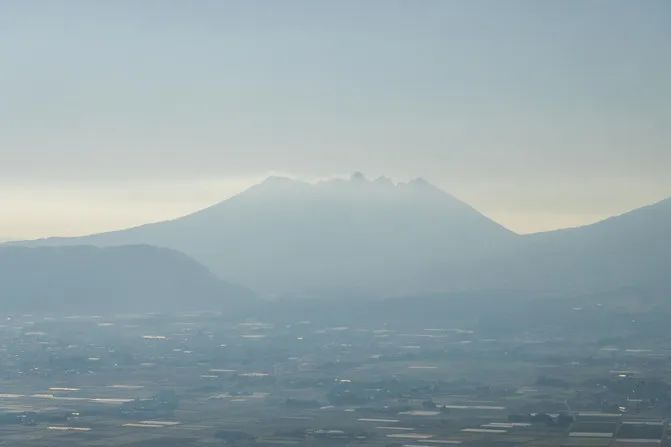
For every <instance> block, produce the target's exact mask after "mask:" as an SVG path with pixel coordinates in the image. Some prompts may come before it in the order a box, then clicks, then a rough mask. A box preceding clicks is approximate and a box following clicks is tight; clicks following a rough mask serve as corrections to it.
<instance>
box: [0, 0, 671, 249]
mask: <svg viewBox="0 0 671 447" xmlns="http://www.w3.org/2000/svg"><path fill="white" fill-rule="evenodd" d="M353 171H363V172H365V173H367V174H368V175H369V176H377V175H380V174H385V175H388V176H391V177H395V178H397V179H401V180H404V179H409V178H413V177H419V176H421V177H425V178H427V179H428V180H430V181H432V182H433V183H435V184H437V185H439V186H441V187H443V188H444V189H446V190H448V191H450V192H452V193H453V194H455V195H457V196H458V197H460V198H462V199H463V200H465V201H467V202H469V203H471V204H472V205H473V206H475V207H476V208H478V209H480V210H481V211H482V212H484V213H485V214H487V215H489V216H491V217H493V218H495V219H496V220H498V221H499V222H501V223H502V224H504V225H506V226H508V227H510V228H512V229H513V230H516V231H520V232H529V231H536V230H542V229H549V228H557V227H562V226H567V225H577V224H581V223H588V222H592V221H595V220H597V219H599V218H601V217H605V216H607V215H610V214H614V213H620V212H623V211H625V210H628V209H631V208H635V207H638V206H640V205H644V204H647V203H650V202H654V201H657V200H660V199H662V198H665V197H668V196H670V195H671V175H670V174H669V173H670V172H671V2H669V1H667V0H660V1H654V0H642V1H635V0H627V1H618V0H606V1H570V0H561V1H559V0H557V1H538V0H530V1H512V0H510V1H508V0H492V1H474V0H463V1H450V0H436V1H429V0H415V1H409V0H399V1H393V0H386V1H375V0H354V1H346V0H332V1H325V0H324V1H322V0H303V1H276V0H268V1H254V0H240V1H225V0H217V1H207V0H200V1H198V0H193V1H170V0H162V1H149V0H128V1H123V0H115V1H102V0H101V1H95V0H85V1H58V0H43V1H31V0H0V239H2V238H12V237H20V238H24V237H38V236H46V235H61V234H62V235H66V234H67V235H72V234H80V233H87V232H93V231H100V230H104V229H111V228H118V227H124V226H128V225H132V224H139V223H143V222H145V221H149V220H161V219H164V218H169V217H174V216H177V215H180V214H184V213H187V212H189V211H191V210H194V209H197V208H200V207H203V206H206V205H208V204H210V203H212V202H216V201H218V200H220V199H224V198H226V197H229V196H230V195H232V194H234V193H236V192H238V191H240V190H241V189H243V188H244V187H246V186H248V185H250V184H252V183H254V182H256V181H258V180H259V179H261V178H263V177H264V176H266V175H268V174H269V173H286V174H288V175H292V176H296V177H300V178H306V179H314V178H320V177H326V176H332V175H343V174H348V173H351V172H353Z"/></svg>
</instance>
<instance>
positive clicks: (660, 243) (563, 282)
mask: <svg viewBox="0 0 671 447" xmlns="http://www.w3.org/2000/svg"><path fill="white" fill-rule="evenodd" d="M523 242H524V244H523V246H522V247H520V248H519V249H518V250H517V253H513V256H514V257H515V258H518V259H521V260H522V261H523V262H522V264H521V265H522V268H528V271H529V272H532V273H533V276H534V278H535V281H534V282H532V278H531V277H530V276H529V275H525V276H524V277H523V278H525V279H521V281H522V282H523V283H525V284H532V283H535V284H536V286H537V287H538V286H541V285H544V286H545V287H553V288H562V289H565V290H576V291H580V292H582V291H598V290H605V289H606V288H612V289H615V288H621V287H631V286H633V287H646V288H652V289H657V290H671V287H670V285H671V277H669V273H671V267H669V266H671V199H666V200H663V201H661V202H658V203H656V204H653V205H649V206H645V207H642V208H639V209H636V210H633V211H630V212H628V213H625V214H622V215H620V216H615V217H611V218H609V219H606V220H604V221H601V222H597V223H595V224H592V225H587V226H583V227H578V228H570V229H565V230H558V231H552V232H547V233H538V234H533V235H529V236H526V237H525V238H524V239H523ZM517 264H518V265H520V262H519V261H518V263H517Z"/></svg>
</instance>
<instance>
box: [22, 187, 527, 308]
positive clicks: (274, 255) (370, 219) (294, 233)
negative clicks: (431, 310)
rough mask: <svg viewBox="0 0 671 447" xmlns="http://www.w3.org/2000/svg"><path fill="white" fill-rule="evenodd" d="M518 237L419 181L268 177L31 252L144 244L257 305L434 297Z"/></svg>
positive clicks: (39, 243) (50, 241)
mask: <svg viewBox="0 0 671 447" xmlns="http://www.w3.org/2000/svg"><path fill="white" fill-rule="evenodd" d="M517 238H518V236H517V235H516V234H514V233H512V232H511V231H509V230H507V229H505V228H503V227H502V226H501V225H499V224H497V223H495V222H493V221H491V220H490V219H488V218H486V217H485V216H483V215H482V214H480V213H479V212H477V211H476V210H474V209H473V208H471V207H470V206H468V205H466V204H465V203H463V202H461V201H459V200H457V199H456V198H454V197H452V196H451V195H449V194H447V193H445V192H443V191H441V190H439V189H438V188H436V187H434V186H432V185H431V184H429V183H428V182H426V181H424V180H415V181H411V182H408V183H398V184H395V183H393V182H391V181H390V180H388V179H385V178H380V179H378V180H375V181H369V180H367V179H366V178H364V177H363V176H362V175H361V174H355V175H353V176H352V178H350V179H349V180H330V181H324V182H320V183H316V184H311V183H306V182H300V181H295V180H290V179H286V178H278V177H271V178H269V179H268V180H266V181H265V182H263V183H261V184H259V185H256V186H253V187H251V188H250V189H248V190H246V191H244V192H243V193H241V194H239V195H237V196H235V197H233V198H231V199H229V200H226V201H223V202H221V203H218V204H216V205H214V206H212V207H209V208H207V209H204V210H202V211H199V212H196V213H194V214H191V215H188V216H185V217H182V218H179V219H176V220H172V221H168V222H160V223H155V224H149V225H143V226H140V227H136V228H131V229H128V230H123V231H115V232H110V233H103V234H97V235H92V236H87V237H83V238H70V239H63V238H57V239H46V240H40V241H36V242H34V244H37V245H44V244H48V245H64V244H93V245H99V246H112V245H121V244H140V243H142V244H150V245H156V246H163V247H170V248H173V249H176V250H179V251H182V252H184V253H186V254H188V255H189V256H192V257H193V258H195V259H197V260H198V261H200V262H202V263H204V264H205V265H207V266H208V267H209V268H211V269H212V270H213V271H214V272H215V273H217V274H219V275H220V276H221V277H222V278H226V279H227V280H230V281H233V282H236V283H239V284H244V285H246V286H248V287H250V288H252V289H253V290H255V291H259V292H261V293H263V294H265V295H281V294H294V295H295V294H306V295H325V294H343V293H347V294H353V293H357V294H358V293H360V294H366V295H369V294H376V295H388V294H405V293H413V292H416V291H417V290H420V289H421V290H423V291H425V290H440V289H442V288H443V287H444V285H445V282H446V281H447V280H449V275H448V273H447V272H450V271H452V270H453V267H454V266H456V265H460V264H463V263H464V262H475V261H476V260H479V259H482V258H483V257H485V256H487V255H488V253H489V252H491V251H492V250H493V249H499V248H502V247H504V246H506V245H508V244H510V243H512V242H514V241H515V240H516V239H517Z"/></svg>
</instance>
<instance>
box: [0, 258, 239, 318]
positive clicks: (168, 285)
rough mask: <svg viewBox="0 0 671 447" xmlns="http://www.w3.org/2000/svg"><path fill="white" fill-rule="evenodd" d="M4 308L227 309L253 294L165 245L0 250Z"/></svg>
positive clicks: (0, 278) (13, 309) (11, 310)
mask: <svg viewBox="0 0 671 447" xmlns="http://www.w3.org/2000/svg"><path fill="white" fill-rule="evenodd" d="M0 284H2V288H1V290H0V307H1V308H2V310H3V311H4V312H15V311H24V312H36V311H49V312H106V311H112V312H140V311H143V312H144V311H156V312H162V311H176V310H187V309H191V310H194V309H202V310H225V309H231V308H233V307H237V306H238V302H241V301H244V300H246V299H250V297H251V294H250V293H249V292H248V291H246V290H244V289H242V288H239V287H236V286H232V285H229V284H226V283H223V282H222V281H220V280H218V279H217V278H216V277H215V276H214V275H213V274H212V273H210V272H209V270H207V269H206V268H205V267H203V266H202V265H200V264H198V263H197V262H195V261H193V260H192V259H190V258H189V257H187V256H185V255H183V254H181V253H179V252H176V251H173V250H169V249H160V248H156V247H150V246H120V247H112V248H96V247H91V246H72V247H39V248H26V247H15V246H3V247H0Z"/></svg>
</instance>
